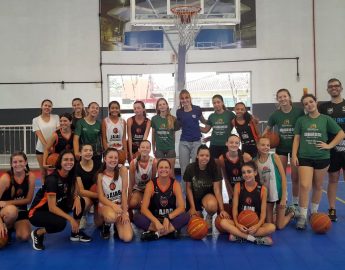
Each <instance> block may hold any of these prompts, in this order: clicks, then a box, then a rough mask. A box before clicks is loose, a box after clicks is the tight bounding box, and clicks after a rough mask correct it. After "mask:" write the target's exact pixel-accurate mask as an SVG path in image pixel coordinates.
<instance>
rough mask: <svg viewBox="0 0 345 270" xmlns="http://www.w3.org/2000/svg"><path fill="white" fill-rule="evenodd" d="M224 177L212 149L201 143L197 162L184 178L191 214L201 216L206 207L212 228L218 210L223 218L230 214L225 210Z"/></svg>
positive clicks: (207, 217) (209, 224)
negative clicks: (212, 154) (212, 155)
mask: <svg viewBox="0 0 345 270" xmlns="http://www.w3.org/2000/svg"><path fill="white" fill-rule="evenodd" d="M222 179H223V178H222V176H221V174H220V171H219V170H218V168H217V165H216V163H215V161H214V159H213V158H212V157H211V153H210V149H209V148H208V147H207V146H206V145H203V144H202V145H200V146H199V148H198V150H197V153H196V158H195V162H193V163H191V164H189V165H188V166H187V168H186V170H185V173H184V175H183V180H184V181H185V182H186V191H187V209H189V214H190V215H191V216H194V215H197V216H201V212H202V210H203V209H205V211H206V213H207V216H206V222H207V224H208V227H209V228H212V219H213V215H214V214H215V213H217V211H218V210H219V213H220V217H221V218H229V214H228V213H227V212H226V211H225V210H224V204H223V197H222Z"/></svg>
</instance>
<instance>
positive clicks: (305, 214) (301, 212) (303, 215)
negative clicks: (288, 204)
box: [299, 207, 308, 218]
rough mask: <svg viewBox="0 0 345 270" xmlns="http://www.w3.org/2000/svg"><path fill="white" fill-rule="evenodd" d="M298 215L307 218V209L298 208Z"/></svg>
mask: <svg viewBox="0 0 345 270" xmlns="http://www.w3.org/2000/svg"><path fill="white" fill-rule="evenodd" d="M299 211H300V215H301V216H302V217H304V218H307V214H308V208H306V207H299Z"/></svg>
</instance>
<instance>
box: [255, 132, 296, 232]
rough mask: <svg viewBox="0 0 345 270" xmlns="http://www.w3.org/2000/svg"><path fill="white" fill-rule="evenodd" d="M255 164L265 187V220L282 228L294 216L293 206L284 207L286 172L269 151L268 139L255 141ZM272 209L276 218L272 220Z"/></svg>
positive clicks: (263, 138) (274, 155)
mask: <svg viewBox="0 0 345 270" xmlns="http://www.w3.org/2000/svg"><path fill="white" fill-rule="evenodd" d="M257 147H258V156H257V158H256V160H255V161H256V164H257V166H258V172H259V176H260V183H261V185H263V186H265V187H266V189H267V208H266V222H267V223H275V224H276V226H277V229H279V230H281V229H283V228H284V227H285V226H286V225H287V224H288V223H289V222H290V220H291V219H292V218H293V217H294V216H295V208H294V207H291V208H288V209H286V202H287V184H286V174H285V170H284V167H283V164H282V162H281V161H280V159H279V156H278V155H277V154H274V153H270V139H269V138H265V137H261V138H259V140H258V143H257ZM274 209H275V210H276V211H275V212H276V220H275V222H274V218H273V215H274Z"/></svg>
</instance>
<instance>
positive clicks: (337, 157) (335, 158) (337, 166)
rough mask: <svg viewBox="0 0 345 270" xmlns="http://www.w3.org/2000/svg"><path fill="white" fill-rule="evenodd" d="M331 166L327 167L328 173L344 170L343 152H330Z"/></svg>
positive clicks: (344, 154)
mask: <svg viewBox="0 0 345 270" xmlns="http://www.w3.org/2000/svg"><path fill="white" fill-rule="evenodd" d="M330 160H331V164H330V165H329V168H328V172H330V173H332V172H337V171H340V170H341V169H343V170H345V152H337V151H335V150H331V159H330Z"/></svg>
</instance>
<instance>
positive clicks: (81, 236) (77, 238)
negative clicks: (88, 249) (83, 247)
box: [69, 230, 92, 243]
mask: <svg viewBox="0 0 345 270" xmlns="http://www.w3.org/2000/svg"><path fill="white" fill-rule="evenodd" d="M69 239H70V240H71V241H72V242H83V243H87V242H90V241H91V240H92V238H91V237H90V236H88V235H87V234H86V233H84V232H83V231H82V230H79V232H78V233H74V232H71V236H70V238H69Z"/></svg>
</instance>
